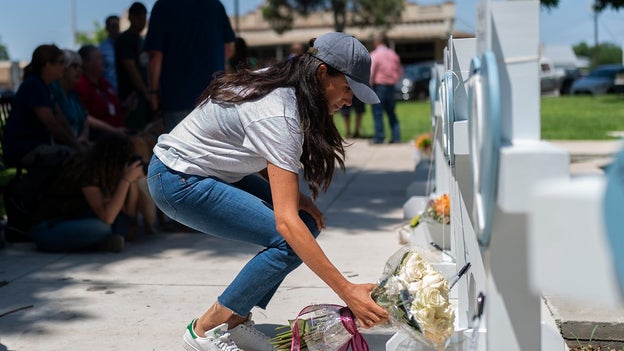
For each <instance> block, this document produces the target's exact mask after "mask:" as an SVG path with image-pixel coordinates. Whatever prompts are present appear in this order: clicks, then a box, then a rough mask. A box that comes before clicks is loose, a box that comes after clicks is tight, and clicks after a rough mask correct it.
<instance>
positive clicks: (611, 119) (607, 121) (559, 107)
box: [334, 95, 624, 141]
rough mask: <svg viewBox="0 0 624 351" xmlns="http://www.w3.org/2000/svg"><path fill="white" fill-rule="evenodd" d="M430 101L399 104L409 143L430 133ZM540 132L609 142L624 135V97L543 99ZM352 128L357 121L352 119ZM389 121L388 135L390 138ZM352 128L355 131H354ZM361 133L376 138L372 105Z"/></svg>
mask: <svg viewBox="0 0 624 351" xmlns="http://www.w3.org/2000/svg"><path fill="white" fill-rule="evenodd" d="M429 111H430V106H429V101H428V100H426V101H408V102H406V101H400V102H398V103H397V115H398V116H399V123H400V124H401V134H402V135H401V139H402V140H403V141H410V140H412V139H413V138H414V137H415V136H417V135H419V134H421V133H424V132H427V131H429V130H430V129H431V122H430V117H429V116H430V112H429ZM541 115H542V119H541V132H542V139H546V140H607V139H613V137H611V136H609V135H608V133H609V132H613V131H624V95H602V96H597V97H591V96H561V97H543V98H542V99H541ZM334 119H335V122H336V126H337V127H338V130H339V131H340V132H341V133H344V123H343V121H342V116H341V115H340V114H339V113H337V114H336V115H334ZM351 120H352V121H351V124H352V125H353V124H354V120H355V117H354V116H353V115H352V117H351ZM384 120H385V121H386V135H389V132H388V126H387V117H385V116H384ZM352 128H353V127H352ZM360 133H361V134H362V135H363V136H364V137H368V138H372V136H373V117H372V114H371V107H370V105H367V106H366V113H365V114H364V117H363V121H362V129H361V131H360Z"/></svg>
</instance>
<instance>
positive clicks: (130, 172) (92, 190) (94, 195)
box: [82, 161, 145, 224]
mask: <svg viewBox="0 0 624 351" xmlns="http://www.w3.org/2000/svg"><path fill="white" fill-rule="evenodd" d="M143 176H145V175H144V174H143V166H142V165H141V161H136V162H134V163H132V164H131V165H128V166H126V168H125V169H124V175H123V177H122V178H121V181H119V184H117V188H116V189H115V192H114V193H113V196H112V197H111V198H110V199H108V201H107V199H105V198H104V193H103V192H102V189H100V188H98V187H97V186H95V185H92V186H85V187H83V188H82V194H83V195H84V197H85V199H87V203H88V204H89V207H91V209H92V210H93V212H95V214H96V215H97V216H98V218H100V219H101V220H102V221H104V222H106V223H108V224H112V223H113V222H114V221H115V218H117V215H119V212H120V211H121V209H122V208H123V206H124V203H125V202H126V196H127V195H128V189H129V188H130V183H132V182H134V181H135V180H136V179H138V178H139V177H143Z"/></svg>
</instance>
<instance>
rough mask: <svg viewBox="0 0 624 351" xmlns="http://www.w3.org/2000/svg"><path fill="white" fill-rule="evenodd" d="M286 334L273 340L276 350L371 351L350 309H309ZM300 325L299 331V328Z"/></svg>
mask: <svg viewBox="0 0 624 351" xmlns="http://www.w3.org/2000/svg"><path fill="white" fill-rule="evenodd" d="M289 322H290V326H288V327H284V329H287V330H286V331H285V332H283V333H279V334H277V335H276V336H275V337H274V338H272V339H271V343H272V344H273V346H274V347H275V349H276V350H278V351H282V350H284V351H285V350H295V351H299V350H309V351H337V350H347V349H349V348H351V349H352V350H355V351H358V350H360V351H368V345H367V344H366V341H365V340H364V338H363V337H362V335H361V334H360V333H359V331H358V329H357V326H356V324H355V319H354V317H353V314H352V313H351V310H349V309H348V308H347V307H344V306H339V305H332V304H320V305H309V306H307V307H305V308H304V309H303V310H301V312H300V313H299V315H298V316H297V318H296V319H295V320H292V321H289ZM295 326H297V328H295Z"/></svg>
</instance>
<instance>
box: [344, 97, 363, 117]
mask: <svg viewBox="0 0 624 351" xmlns="http://www.w3.org/2000/svg"><path fill="white" fill-rule="evenodd" d="M351 109H353V110H354V111H355V113H357V114H360V113H364V112H365V111H366V104H364V103H363V102H362V101H361V100H360V99H358V98H356V97H355V96H353V99H352V100H351V106H342V108H341V109H340V113H342V115H343V116H345V117H348V116H349V115H350V114H351Z"/></svg>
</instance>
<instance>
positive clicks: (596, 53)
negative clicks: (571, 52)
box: [593, 4, 600, 67]
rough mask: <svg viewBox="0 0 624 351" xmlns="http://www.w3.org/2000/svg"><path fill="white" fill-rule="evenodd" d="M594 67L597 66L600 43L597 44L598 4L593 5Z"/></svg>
mask: <svg viewBox="0 0 624 351" xmlns="http://www.w3.org/2000/svg"><path fill="white" fill-rule="evenodd" d="M593 8H594V67H597V66H598V61H599V60H600V43H599V42H598V15H599V14H600V10H599V9H598V4H594V6H593Z"/></svg>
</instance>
